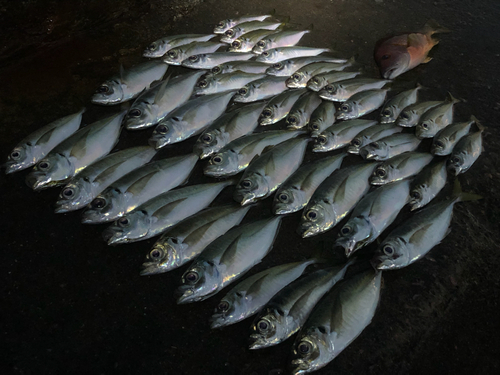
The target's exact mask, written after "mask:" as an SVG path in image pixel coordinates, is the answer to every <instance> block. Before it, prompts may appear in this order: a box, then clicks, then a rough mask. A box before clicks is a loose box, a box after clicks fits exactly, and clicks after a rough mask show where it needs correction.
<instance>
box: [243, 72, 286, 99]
mask: <svg viewBox="0 0 500 375" xmlns="http://www.w3.org/2000/svg"><path fill="white" fill-rule="evenodd" d="M285 81H286V79H285V77H272V76H267V75H264V77H263V78H260V79H257V80H255V81H252V82H250V83H247V84H246V85H245V86H243V87H242V88H241V89H239V90H238V92H237V93H236V95H235V96H234V97H233V101H234V102H235V103H250V102H255V101H257V100H263V99H269V98H271V97H273V96H275V95H278V94H280V93H282V92H283V91H285V90H287V89H288V87H287V86H286V84H285Z"/></svg>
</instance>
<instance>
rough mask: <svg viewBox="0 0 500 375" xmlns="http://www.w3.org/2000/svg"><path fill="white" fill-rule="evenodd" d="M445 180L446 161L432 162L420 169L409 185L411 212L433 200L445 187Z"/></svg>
mask: <svg viewBox="0 0 500 375" xmlns="http://www.w3.org/2000/svg"><path fill="white" fill-rule="evenodd" d="M446 178H447V173H446V160H439V161H437V162H433V163H431V164H429V165H427V166H426V167H425V168H424V169H422V171H421V172H420V173H419V174H418V175H417V176H416V177H415V179H414V180H413V182H412V184H411V188H410V202H409V205H410V207H411V210H412V211H413V210H416V209H417V208H421V207H423V206H425V205H426V204H427V203H429V202H430V201H431V200H433V199H434V198H435V197H436V195H438V193H439V192H440V191H441V190H442V189H443V188H444V185H446Z"/></svg>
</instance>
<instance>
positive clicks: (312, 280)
mask: <svg viewBox="0 0 500 375" xmlns="http://www.w3.org/2000/svg"><path fill="white" fill-rule="evenodd" d="M352 262H353V261H352V259H351V260H350V261H349V262H347V263H346V264H345V265H343V266H340V267H330V268H327V269H323V270H318V271H316V272H313V273H311V274H309V275H307V276H305V277H303V278H300V279H298V280H296V281H294V282H293V283H291V284H290V285H288V286H286V287H284V288H283V289H282V290H281V291H280V292H279V293H278V294H276V295H275V296H274V297H273V298H272V299H271V300H270V301H269V303H268V304H267V305H266V306H264V308H263V309H262V310H261V311H260V312H259V314H258V315H257V317H256V318H255V320H254V322H253V324H252V326H251V328H250V329H251V334H250V340H251V344H250V349H261V348H266V347H268V346H273V345H277V344H279V343H280V342H282V341H284V340H286V339H287V338H289V337H290V336H292V335H293V334H294V333H296V332H297V331H298V330H299V329H300V327H302V326H303V325H304V323H305V322H306V319H307V317H308V316H309V314H310V313H311V311H312V310H313V308H314V306H316V304H317V303H318V301H319V300H320V299H321V297H323V296H324V295H325V293H326V292H328V291H329V290H330V289H331V288H332V287H333V286H334V285H335V284H336V283H337V282H339V281H340V280H342V279H343V278H344V275H345V272H346V270H347V267H348V266H350V265H351V263H352Z"/></svg>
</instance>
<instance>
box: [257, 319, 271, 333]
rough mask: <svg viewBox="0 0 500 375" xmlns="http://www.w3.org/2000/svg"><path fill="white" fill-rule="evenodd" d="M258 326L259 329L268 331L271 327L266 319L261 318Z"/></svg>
mask: <svg viewBox="0 0 500 375" xmlns="http://www.w3.org/2000/svg"><path fill="white" fill-rule="evenodd" d="M257 328H258V329H259V331H267V329H268V328H269V323H268V322H266V321H265V320H264V319H262V320H259V322H258V323H257Z"/></svg>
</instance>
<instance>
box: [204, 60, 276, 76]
mask: <svg viewBox="0 0 500 375" xmlns="http://www.w3.org/2000/svg"><path fill="white" fill-rule="evenodd" d="M268 68H269V65H268V64H266V63H262V62H257V61H228V62H225V63H222V64H220V65H216V66H214V67H213V68H212V69H211V70H210V75H216V74H224V73H233V72H235V71H237V70H239V71H240V72H244V73H253V74H261V73H265V72H266V70H267V69H268Z"/></svg>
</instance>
